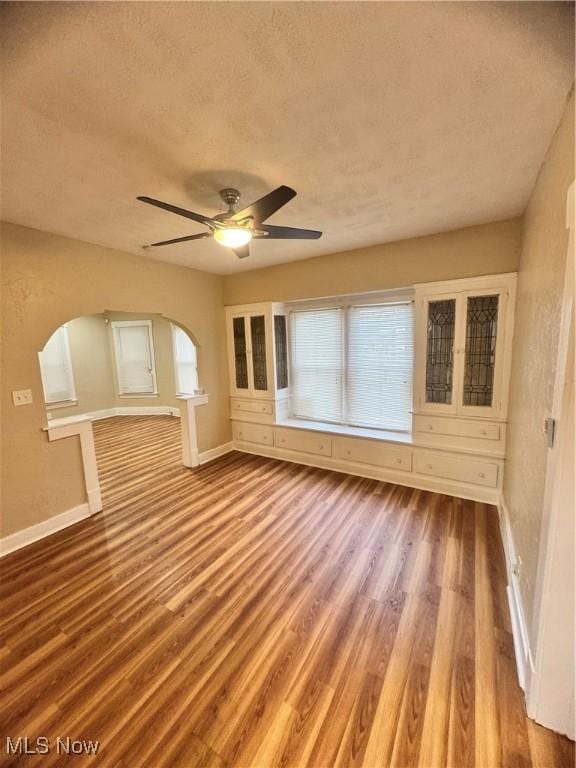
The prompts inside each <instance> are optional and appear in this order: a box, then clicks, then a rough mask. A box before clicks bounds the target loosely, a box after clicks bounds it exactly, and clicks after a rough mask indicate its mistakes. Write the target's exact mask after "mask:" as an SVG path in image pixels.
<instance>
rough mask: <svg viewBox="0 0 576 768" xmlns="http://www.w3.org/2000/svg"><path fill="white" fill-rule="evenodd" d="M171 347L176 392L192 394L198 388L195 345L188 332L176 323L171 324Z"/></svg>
mask: <svg viewBox="0 0 576 768" xmlns="http://www.w3.org/2000/svg"><path fill="white" fill-rule="evenodd" d="M172 347H173V349H174V369H175V373H176V393H177V394H178V395H193V394H194V391H195V390H196V389H198V368H197V363H196V345H195V344H194V342H193V341H192V339H191V338H190V336H188V334H187V333H186V332H185V331H183V330H182V329H181V328H178V326H177V325H173V326H172Z"/></svg>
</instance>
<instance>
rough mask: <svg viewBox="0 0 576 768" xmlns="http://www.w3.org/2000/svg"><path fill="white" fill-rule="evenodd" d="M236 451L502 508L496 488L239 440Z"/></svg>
mask: <svg viewBox="0 0 576 768" xmlns="http://www.w3.org/2000/svg"><path fill="white" fill-rule="evenodd" d="M234 448H235V450H237V451H242V452H243V453H252V454H255V455H257V456H267V457H268V458H272V459H281V460H282V461H289V462H291V463H293V464H303V465H304V466H307V467H319V468H320V469H331V470H334V471H335V472H344V473H345V474H348V475H355V476H357V477H368V478H370V479H372V480H381V481H383V482H385V483H394V484H395V485H402V486H406V487H408V488H416V489H418V490H422V491H432V492H434V493H442V494H445V495H446V496H455V497H457V498H460V499H469V500H470V501H479V502H482V503H485V504H494V505H497V504H498V498H499V493H500V492H499V491H498V489H496V488H482V487H480V486H471V485H468V484H466V483H455V482H451V481H450V480H444V479H441V478H432V477H429V476H427V475H419V474H417V473H415V472H395V471H394V470H391V469H387V468H385V467H380V468H376V467H375V466H372V465H367V464H359V463H356V462H352V461H343V460H342V459H335V458H332V457H331V456H320V455H313V454H308V453H302V452H300V451H292V450H286V449H282V448H276V447H265V446H262V445H258V444H257V443H247V442H242V441H238V440H236V441H235V442H234Z"/></svg>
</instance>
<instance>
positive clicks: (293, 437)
mask: <svg viewBox="0 0 576 768" xmlns="http://www.w3.org/2000/svg"><path fill="white" fill-rule="evenodd" d="M274 445H275V446H276V447H277V448H284V449H285V450H288V451H302V452H303V453H315V454H317V455H320V456H332V440H331V439H330V438H329V437H328V435H323V434H315V433H313V432H304V431H300V430H292V429H277V430H276V431H275V432H274Z"/></svg>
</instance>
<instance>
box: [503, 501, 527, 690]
mask: <svg viewBox="0 0 576 768" xmlns="http://www.w3.org/2000/svg"><path fill="white" fill-rule="evenodd" d="M498 517H499V519H500V536H501V538H502V545H503V547H504V555H505V558H506V576H507V580H508V585H507V587H506V593H507V595H508V607H509V610H510V620H511V624H512V637H513V639H514V655H515V656H516V668H517V670H518V682H519V683H520V687H521V688H522V690H523V691H524V693H525V694H526V693H527V691H528V690H529V689H530V680H531V678H532V674H533V673H534V658H533V655H532V649H531V648H530V635H529V633H528V623H527V621H526V613H525V611H524V604H523V601H522V594H521V592H520V582H519V579H518V574H517V572H516V563H517V554H516V548H515V546H514V538H513V535H512V526H511V524H510V513H509V511H508V507H507V506H506V502H505V500H504V496H500V499H499V502H498Z"/></svg>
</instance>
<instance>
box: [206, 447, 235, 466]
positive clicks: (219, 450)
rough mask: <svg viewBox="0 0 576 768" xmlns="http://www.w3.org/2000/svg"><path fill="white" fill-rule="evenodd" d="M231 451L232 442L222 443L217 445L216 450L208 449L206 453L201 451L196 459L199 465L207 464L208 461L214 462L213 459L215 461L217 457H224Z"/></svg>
mask: <svg viewBox="0 0 576 768" xmlns="http://www.w3.org/2000/svg"><path fill="white" fill-rule="evenodd" d="M233 450H234V443H233V442H230V443H223V444H222V445H217V446H216V448H210V449H209V450H208V451H202V453H200V454H199V456H198V459H199V461H200V464H207V463H208V462H209V461H214V459H217V458H218V457H219V456H224V455H225V454H227V453H230V451H233Z"/></svg>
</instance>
